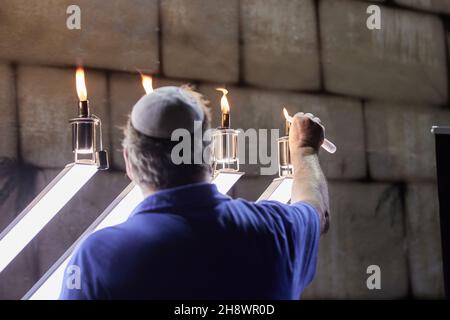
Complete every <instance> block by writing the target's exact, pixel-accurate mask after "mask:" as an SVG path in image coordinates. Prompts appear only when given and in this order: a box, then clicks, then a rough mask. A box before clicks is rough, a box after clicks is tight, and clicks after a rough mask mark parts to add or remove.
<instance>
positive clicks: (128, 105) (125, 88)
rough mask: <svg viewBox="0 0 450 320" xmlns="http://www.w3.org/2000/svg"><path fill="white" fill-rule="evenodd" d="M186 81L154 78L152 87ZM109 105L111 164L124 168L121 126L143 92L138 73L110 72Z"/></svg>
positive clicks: (117, 167) (178, 83)
mask: <svg viewBox="0 0 450 320" xmlns="http://www.w3.org/2000/svg"><path fill="white" fill-rule="evenodd" d="M185 83H187V82H183V81H177V80H171V79H164V78H154V79H153V86H154V88H158V87H163V86H168V85H174V86H180V85H182V84H185ZM110 88H111V90H110V97H109V98H110V107H111V110H110V112H111V137H112V144H111V152H110V153H111V159H112V161H111V164H112V166H113V167H114V168H116V169H119V170H124V169H125V165H124V161H123V156H122V139H123V133H122V128H123V127H124V126H125V124H126V123H127V121H128V116H129V114H130V113H131V110H132V108H133V106H134V104H135V103H136V102H137V101H138V100H139V99H140V98H141V97H142V96H143V95H144V94H145V91H144V89H143V87H142V84H141V78H140V75H139V74H127V73H112V74H111V75H110Z"/></svg>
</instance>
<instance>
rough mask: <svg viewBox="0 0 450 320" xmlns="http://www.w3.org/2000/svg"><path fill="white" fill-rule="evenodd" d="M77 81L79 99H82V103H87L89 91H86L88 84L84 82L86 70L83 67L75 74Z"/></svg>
mask: <svg viewBox="0 0 450 320" xmlns="http://www.w3.org/2000/svg"><path fill="white" fill-rule="evenodd" d="M75 80H76V84H77V94H78V99H80V101H86V100H87V90H86V82H85V80H84V70H83V68H82V67H78V68H77V72H76V74H75Z"/></svg>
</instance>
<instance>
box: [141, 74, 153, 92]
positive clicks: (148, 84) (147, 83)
mask: <svg viewBox="0 0 450 320" xmlns="http://www.w3.org/2000/svg"><path fill="white" fill-rule="evenodd" d="M141 78H142V86H143V87H144V90H145V94H149V93H152V92H153V79H152V77H150V76H146V75H144V74H142V73H141Z"/></svg>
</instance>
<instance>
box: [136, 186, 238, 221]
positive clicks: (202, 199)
mask: <svg viewBox="0 0 450 320" xmlns="http://www.w3.org/2000/svg"><path fill="white" fill-rule="evenodd" d="M230 199H231V198H230V197H229V196H227V195H224V194H222V193H220V192H219V191H218V190H217V186H216V185H215V184H212V183H208V182H200V183H193V184H187V185H183V186H179V187H175V188H168V189H163V190H159V191H157V192H155V193H153V194H151V195H149V196H148V197H147V198H145V199H144V200H143V201H142V202H141V203H139V204H138V206H137V207H136V208H135V209H134V210H133V212H132V213H131V215H130V217H133V216H135V215H137V214H140V213H150V212H170V211H171V210H173V209H177V208H181V209H183V210H186V211H189V208H194V207H203V206H212V205H215V204H217V203H219V202H221V201H224V200H230ZM177 211H178V210H177Z"/></svg>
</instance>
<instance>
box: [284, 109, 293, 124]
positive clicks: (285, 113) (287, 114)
mask: <svg viewBox="0 0 450 320" xmlns="http://www.w3.org/2000/svg"><path fill="white" fill-rule="evenodd" d="M283 115H284V117H285V118H286V121H287V122H292V117H291V116H290V115H289V113H288V111H287V110H286V108H283Z"/></svg>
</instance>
